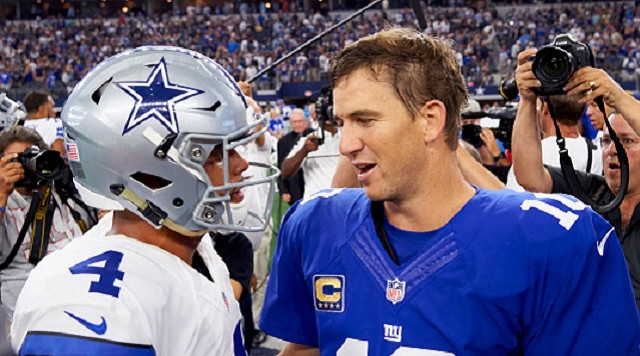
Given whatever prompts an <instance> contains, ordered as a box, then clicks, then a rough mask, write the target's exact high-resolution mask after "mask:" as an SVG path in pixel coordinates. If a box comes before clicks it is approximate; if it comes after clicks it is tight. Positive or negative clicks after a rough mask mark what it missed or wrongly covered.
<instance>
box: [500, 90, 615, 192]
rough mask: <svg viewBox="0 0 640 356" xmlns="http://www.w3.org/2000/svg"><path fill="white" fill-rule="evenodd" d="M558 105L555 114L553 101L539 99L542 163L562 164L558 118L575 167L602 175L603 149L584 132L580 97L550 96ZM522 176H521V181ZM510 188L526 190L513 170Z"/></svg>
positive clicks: (509, 177) (510, 176) (538, 115)
mask: <svg viewBox="0 0 640 356" xmlns="http://www.w3.org/2000/svg"><path fill="white" fill-rule="evenodd" d="M549 100H551V103H552V105H553V107H554V108H555V113H556V117H555V118H552V117H551V112H550V110H549V104H547V103H546V102H544V100H542V99H541V98H537V100H536V114H537V118H538V125H539V126H540V130H541V134H542V141H541V145H542V163H543V164H545V165H548V166H551V167H560V155H559V153H558V145H557V144H556V139H557V138H556V131H555V128H554V119H555V120H556V123H557V125H558V128H559V129H560V133H561V134H562V137H563V138H564V140H565V144H566V147H567V150H568V152H569V156H570V157H571V160H572V161H573V165H574V168H575V169H576V170H580V171H583V172H587V173H589V172H591V173H595V174H600V173H601V172H602V150H601V149H600V148H599V147H597V146H596V145H595V144H594V143H593V142H592V141H591V140H589V139H588V138H586V137H583V136H582V135H581V134H580V116H581V115H582V113H583V112H584V107H585V105H584V104H583V103H580V102H578V101H577V99H576V98H573V97H569V96H567V95H554V96H551V97H549ZM519 179H520V177H518V180H519ZM507 188H509V189H513V190H518V191H522V190H524V189H523V187H522V186H520V185H519V184H518V182H517V181H516V176H515V174H514V171H513V169H511V170H509V174H508V176H507Z"/></svg>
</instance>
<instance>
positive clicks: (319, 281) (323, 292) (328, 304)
mask: <svg viewBox="0 0 640 356" xmlns="http://www.w3.org/2000/svg"><path fill="white" fill-rule="evenodd" d="M344 282H345V280H344V276H343V275H333V274H316V275H314V276H313V296H314V299H315V308H316V310H317V311H326V312H343V311H344Z"/></svg>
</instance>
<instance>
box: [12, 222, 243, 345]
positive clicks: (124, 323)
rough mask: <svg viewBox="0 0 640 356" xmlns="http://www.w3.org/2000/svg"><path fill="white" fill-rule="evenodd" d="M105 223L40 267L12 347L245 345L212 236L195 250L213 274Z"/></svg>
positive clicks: (26, 293) (20, 310)
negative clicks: (114, 230) (116, 231)
mask: <svg viewBox="0 0 640 356" xmlns="http://www.w3.org/2000/svg"><path fill="white" fill-rule="evenodd" d="M103 226H108V225H106V224H104V223H103V222H101V224H99V225H97V226H96V227H95V228H94V229H92V230H90V231H89V232H88V233H87V234H86V235H85V236H83V237H81V238H78V239H76V240H74V241H72V242H71V243H70V244H69V245H68V246H66V247H65V248H64V249H62V250H60V251H57V252H56V253H53V254H51V255H49V256H47V257H46V258H44V259H43V260H42V262H40V263H39V264H38V266H37V267H36V268H35V269H34V270H33V272H32V273H31V276H30V277H29V279H28V280H27V283H26V285H25V287H24V289H23V290H22V293H21V294H20V297H19V298H18V304H17V307H16V312H15V314H14V319H13V325H12V329H11V341H12V346H13V347H14V349H16V350H20V351H21V353H23V352H24V353H26V354H46V355H57V354H61V353H62V351H66V352H68V351H69V350H72V349H75V350H82V354H83V355H101V354H102V355H104V354H127V355H149V356H151V355H167V356H174V355H245V353H244V347H243V346H242V341H241V335H240V328H239V321H240V310H239V307H238V304H237V302H236V301H235V299H234V298H233V292H232V289H231V285H230V283H229V273H228V270H227V268H226V266H225V265H224V263H223V262H222V260H221V259H220V257H219V256H218V255H217V254H216V253H215V251H214V250H213V245H212V242H211V240H210V239H209V238H207V237H205V238H203V240H202V242H201V243H200V245H199V246H198V252H199V254H200V255H201V256H202V258H203V260H204V261H205V264H206V265H207V267H208V269H209V272H210V274H211V277H212V278H213V283H212V282H211V281H210V280H208V279H207V278H206V277H205V276H203V275H201V274H200V273H198V272H197V271H196V270H195V269H193V268H192V267H191V266H189V265H187V264H186V263H185V262H184V261H182V260H181V259H179V258H178V257H177V256H175V255H173V254H171V253H169V252H167V251H165V250H162V249H160V248H159V247H156V246H153V245H149V244H146V243H143V242H140V241H138V240H135V239H132V238H129V237H126V236H122V235H115V236H114V235H111V236H109V235H107V232H108V231H109V230H108V229H106V228H103ZM65 354H66V353H65Z"/></svg>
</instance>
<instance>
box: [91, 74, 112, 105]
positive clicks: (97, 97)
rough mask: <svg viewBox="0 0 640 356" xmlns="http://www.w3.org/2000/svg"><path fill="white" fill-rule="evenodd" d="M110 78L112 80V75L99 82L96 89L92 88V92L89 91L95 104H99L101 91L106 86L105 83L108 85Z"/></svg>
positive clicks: (102, 91)
mask: <svg viewBox="0 0 640 356" xmlns="http://www.w3.org/2000/svg"><path fill="white" fill-rule="evenodd" d="M112 80H113V77H111V78H109V80H107V81H106V82H104V83H102V84H100V86H99V87H98V89H96V90H94V91H93V93H91V100H93V102H94V103H96V105H98V104H100V98H102V93H104V90H105V89H106V88H107V85H109V83H111V81H112Z"/></svg>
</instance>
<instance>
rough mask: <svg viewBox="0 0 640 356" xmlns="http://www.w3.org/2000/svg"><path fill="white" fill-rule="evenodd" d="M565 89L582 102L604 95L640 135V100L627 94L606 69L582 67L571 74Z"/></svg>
mask: <svg viewBox="0 0 640 356" xmlns="http://www.w3.org/2000/svg"><path fill="white" fill-rule="evenodd" d="M592 82H593V84H594V86H593V88H592V87H591V84H592ZM564 90H567V91H568V92H567V95H570V96H574V95H575V96H576V97H577V98H578V99H579V100H578V101H579V102H581V103H587V102H589V101H590V100H593V99H595V98H597V97H599V96H602V98H603V99H604V102H605V103H606V104H607V105H609V106H610V107H612V108H615V109H616V111H618V112H619V113H620V114H622V116H623V117H624V118H625V120H627V122H628V123H629V125H630V126H631V127H632V128H633V130H634V131H635V132H636V133H637V134H639V135H640V102H639V101H638V100H636V99H635V98H634V97H633V96H631V95H629V94H627V92H626V91H625V90H624V89H622V87H621V86H620V84H618V83H617V82H616V81H615V80H613V78H611V77H610V76H609V74H607V72H605V71H604V70H602V69H599V68H593V67H584V68H581V69H580V70H578V71H576V72H575V73H574V74H573V76H571V79H570V80H569V82H568V83H567V85H566V86H565V87H564Z"/></svg>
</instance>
